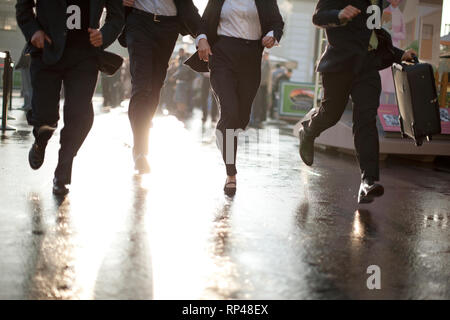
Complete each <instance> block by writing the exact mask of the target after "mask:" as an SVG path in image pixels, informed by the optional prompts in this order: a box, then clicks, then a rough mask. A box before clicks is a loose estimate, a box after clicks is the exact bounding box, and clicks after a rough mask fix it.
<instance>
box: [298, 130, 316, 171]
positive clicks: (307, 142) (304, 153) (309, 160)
mask: <svg viewBox="0 0 450 320" xmlns="http://www.w3.org/2000/svg"><path fill="white" fill-rule="evenodd" d="M299 139H300V146H299V153H300V158H302V160H303V162H304V163H305V164H306V165H307V166H312V164H313V162H314V139H313V138H311V137H308V136H307V134H306V132H305V128H301V129H300V131H299Z"/></svg>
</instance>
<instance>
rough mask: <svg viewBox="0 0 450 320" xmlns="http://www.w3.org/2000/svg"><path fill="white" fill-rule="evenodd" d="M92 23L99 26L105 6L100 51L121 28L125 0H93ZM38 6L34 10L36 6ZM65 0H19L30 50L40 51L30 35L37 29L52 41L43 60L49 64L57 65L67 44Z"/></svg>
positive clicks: (19, 15)
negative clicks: (33, 44)
mask: <svg viewBox="0 0 450 320" xmlns="http://www.w3.org/2000/svg"><path fill="white" fill-rule="evenodd" d="M89 3H90V19H89V26H90V27H91V28H93V29H98V28H99V26H100V18H101V15H102V12H103V9H104V8H106V20H105V24H104V25H103V27H102V28H101V29H100V31H101V32H102V36H103V45H102V47H101V48H100V49H99V50H102V49H105V48H106V47H108V46H109V45H111V44H112V43H113V42H114V41H115V40H116V39H117V36H118V35H119V34H120V32H121V31H122V28H123V25H124V21H125V19H124V14H123V8H122V0H91V1H89ZM34 7H36V8H35V10H36V11H35V12H34V11H33V8H34ZM66 10H67V3H66V0H17V4H16V18H17V23H18V25H19V27H20V29H21V30H22V32H23V34H24V35H25V39H26V40H27V42H28V47H29V48H28V49H29V50H28V51H29V52H37V51H40V49H37V48H35V47H34V46H32V45H31V38H32V36H33V34H34V33H35V32H36V31H38V30H43V31H44V32H45V33H46V34H47V35H48V36H49V37H50V39H51V40H52V44H51V45H50V44H49V43H47V42H45V46H44V49H43V50H42V59H43V61H44V63H46V64H55V63H56V62H58V61H59V59H61V57H62V55H63V52H64V48H65V45H66V36H67V28H66V17H67V15H66Z"/></svg>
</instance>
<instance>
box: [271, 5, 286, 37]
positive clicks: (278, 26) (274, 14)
mask: <svg viewBox="0 0 450 320" xmlns="http://www.w3.org/2000/svg"><path fill="white" fill-rule="evenodd" d="M270 5H271V8H270V10H269V12H271V15H270V18H269V19H270V21H269V24H270V26H271V28H270V30H273V33H274V36H275V39H277V41H278V42H280V40H281V37H282V36H283V28H284V21H283V17H282V16H281V14H280V9H279V8H278V4H277V1H276V0H272V1H271V2H270Z"/></svg>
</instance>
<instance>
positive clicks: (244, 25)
mask: <svg viewBox="0 0 450 320" xmlns="http://www.w3.org/2000/svg"><path fill="white" fill-rule="evenodd" d="M217 35H219V36H227V37H233V38H240V39H245V40H259V39H261V37H262V30H261V22H260V20H259V14H258V9H257V7H256V3H255V1H254V0H225V2H224V4H223V7H222V12H221V13H220V21H219V27H218V28H217ZM267 36H270V37H273V31H270V32H269V33H268V34H267ZM206 38H207V37H206V35H205V34H201V35H199V36H198V37H197V39H195V43H196V45H197V46H198V42H199V41H200V40H201V39H206Z"/></svg>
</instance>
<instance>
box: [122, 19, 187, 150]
mask: <svg viewBox="0 0 450 320" xmlns="http://www.w3.org/2000/svg"><path fill="white" fill-rule="evenodd" d="M178 29H179V23H178V21H177V20H176V17H174V20H164V21H160V22H157V21H153V20H152V19H151V18H149V17H148V16H146V15H141V14H138V13H136V12H134V11H133V12H131V13H130V14H129V15H128V16H127V22H126V32H127V37H126V39H127V47H128V52H129V55H130V72H131V84H132V91H131V100H130V106H129V109H128V117H129V119H130V124H131V128H132V130H133V137H134V148H133V153H134V154H135V155H138V154H144V155H146V154H148V138H149V130H150V126H151V122H152V119H153V116H154V115H155V112H156V108H157V107H158V104H159V98H160V92H161V88H162V86H163V84H164V79H165V78H166V73H167V68H168V65H169V59H170V56H171V55H172V52H173V49H174V47H175V42H176V40H177V38H178Z"/></svg>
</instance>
